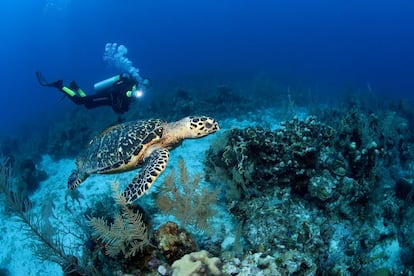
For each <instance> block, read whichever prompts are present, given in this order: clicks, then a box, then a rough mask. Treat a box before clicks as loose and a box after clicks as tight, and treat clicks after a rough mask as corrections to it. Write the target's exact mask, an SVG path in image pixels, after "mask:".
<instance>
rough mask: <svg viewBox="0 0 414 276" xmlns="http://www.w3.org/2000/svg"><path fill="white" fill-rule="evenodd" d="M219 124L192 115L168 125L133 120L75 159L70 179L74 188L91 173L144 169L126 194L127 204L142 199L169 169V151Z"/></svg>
mask: <svg viewBox="0 0 414 276" xmlns="http://www.w3.org/2000/svg"><path fill="white" fill-rule="evenodd" d="M219 129H220V128H219V125H218V123H217V122H216V121H215V120H214V119H212V118H210V117H205V116H190V117H185V118H183V119H181V120H179V121H176V122H171V123H167V122H164V121H162V120H158V119H150V120H142V121H140V120H139V121H131V122H126V123H122V124H118V125H115V126H112V127H109V128H108V129H106V130H104V131H103V132H102V133H101V134H99V135H98V136H96V137H95V138H94V139H92V141H91V142H90V143H89V145H88V147H87V148H86V149H85V150H84V151H83V152H82V153H81V154H80V155H79V157H78V158H77V159H76V166H77V168H76V170H74V171H73V172H72V174H71V175H70V177H69V179H68V187H69V189H72V190H73V189H75V188H76V187H77V186H78V185H79V184H81V183H82V182H83V181H84V180H85V179H86V178H87V177H88V176H89V175H91V174H110V173H120V172H124V171H129V170H133V169H136V168H138V167H141V166H142V169H141V170H140V172H139V173H138V174H137V175H136V176H135V177H134V179H133V180H132V182H131V183H130V184H129V185H128V186H127V188H126V189H125V191H124V193H123V194H124V196H125V198H126V200H127V202H128V203H132V202H133V201H135V200H136V199H138V198H139V197H141V196H142V195H143V194H144V193H145V192H147V191H148V189H149V188H150V187H151V185H152V184H153V183H154V181H155V180H156V179H157V177H158V176H159V175H160V174H161V173H162V172H163V171H164V169H165V168H166V166H167V162H168V157H169V150H171V149H173V148H175V147H176V146H178V145H180V144H181V142H182V141H183V139H186V138H200V137H203V136H206V135H209V134H211V133H214V132H216V131H218V130H219Z"/></svg>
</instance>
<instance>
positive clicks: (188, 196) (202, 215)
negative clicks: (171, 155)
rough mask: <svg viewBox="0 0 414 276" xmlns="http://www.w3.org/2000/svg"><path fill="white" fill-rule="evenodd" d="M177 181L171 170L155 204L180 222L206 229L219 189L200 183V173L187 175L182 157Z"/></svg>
mask: <svg viewBox="0 0 414 276" xmlns="http://www.w3.org/2000/svg"><path fill="white" fill-rule="evenodd" d="M179 171H180V176H179V182H177V180H176V177H175V173H174V171H172V172H171V173H170V174H169V175H168V176H167V177H166V179H165V181H164V184H163V186H162V188H161V189H162V193H160V194H159V195H158V198H157V205H158V208H160V210H161V211H163V212H169V213H170V212H171V213H172V214H173V215H174V216H175V217H176V218H177V219H178V220H179V221H180V223H181V226H182V227H185V226H187V225H188V224H191V225H194V226H196V227H197V228H199V229H202V230H208V229H209V225H208V219H209V218H211V217H212V216H213V214H214V210H213V206H214V204H215V203H216V201H217V196H218V194H219V193H220V190H219V189H218V190H215V191H211V190H210V189H209V188H208V187H207V186H204V187H203V186H202V185H201V184H200V182H201V179H202V176H201V175H200V174H196V175H192V176H189V175H188V171H187V169H186V167H185V163H184V160H183V159H180V161H179Z"/></svg>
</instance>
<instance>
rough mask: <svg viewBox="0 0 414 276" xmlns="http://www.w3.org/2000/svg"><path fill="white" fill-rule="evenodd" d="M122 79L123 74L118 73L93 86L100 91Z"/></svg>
mask: <svg viewBox="0 0 414 276" xmlns="http://www.w3.org/2000/svg"><path fill="white" fill-rule="evenodd" d="M120 79H121V75H116V76H113V77H110V78H107V79H106V80H103V81H100V82H97V83H95V84H94V85H93V88H94V89H95V91H97V92H99V91H102V90H105V89H107V88H109V87H111V86H112V85H113V84H114V83H116V82H117V81H119V80H120Z"/></svg>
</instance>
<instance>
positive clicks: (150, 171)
mask: <svg viewBox="0 0 414 276" xmlns="http://www.w3.org/2000/svg"><path fill="white" fill-rule="evenodd" d="M169 155H170V153H169V151H168V150H167V149H159V150H156V151H154V152H153V153H152V154H151V155H150V157H149V160H147V162H146V165H145V166H144V167H143V168H142V170H141V171H140V172H139V173H138V174H137V175H136V176H135V177H134V179H133V180H132V182H131V183H130V184H129V185H128V187H126V189H125V191H124V196H125V199H126V201H127V202H128V203H132V202H134V201H135V200H137V199H138V198H140V197H141V196H142V195H144V193H145V192H146V191H148V190H149V189H150V188H151V185H152V183H154V181H155V180H156V179H157V178H158V176H159V175H160V174H161V173H162V172H163V171H164V170H165V168H166V167H167V163H168V158H169Z"/></svg>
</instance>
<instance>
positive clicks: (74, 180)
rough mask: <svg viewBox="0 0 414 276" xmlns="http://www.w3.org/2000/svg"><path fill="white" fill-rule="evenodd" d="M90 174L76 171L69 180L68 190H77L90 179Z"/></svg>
mask: <svg viewBox="0 0 414 276" xmlns="http://www.w3.org/2000/svg"><path fill="white" fill-rule="evenodd" d="M88 176H89V174H87V173H82V172H80V171H79V170H74V171H73V172H72V174H71V175H70V176H69V179H68V188H69V189H71V190H74V189H76V187H78V186H79V184H81V183H82V182H83V181H85V179H86V178H88Z"/></svg>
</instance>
